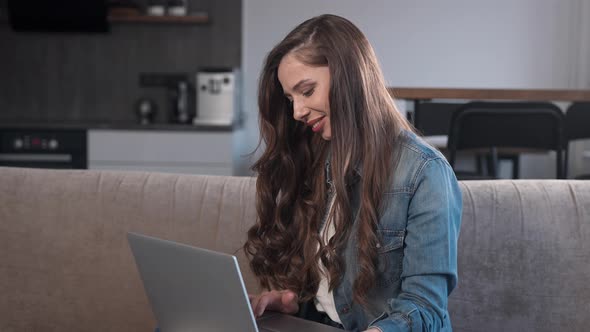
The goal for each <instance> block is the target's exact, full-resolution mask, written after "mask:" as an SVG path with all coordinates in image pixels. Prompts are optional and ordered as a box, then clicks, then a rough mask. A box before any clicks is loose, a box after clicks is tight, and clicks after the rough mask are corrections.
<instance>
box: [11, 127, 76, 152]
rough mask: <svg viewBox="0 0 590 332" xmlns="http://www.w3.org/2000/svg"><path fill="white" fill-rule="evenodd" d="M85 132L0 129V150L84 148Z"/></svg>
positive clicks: (55, 150) (38, 150)
mask: <svg viewBox="0 0 590 332" xmlns="http://www.w3.org/2000/svg"><path fill="white" fill-rule="evenodd" d="M85 137H86V132H85V131H84V132H81V131H77V130H24V129H18V130H16V129H11V130H0V141H1V148H0V149H1V152H3V153H18V152H42V153H57V152H71V151H80V150H85V149H86V139H85Z"/></svg>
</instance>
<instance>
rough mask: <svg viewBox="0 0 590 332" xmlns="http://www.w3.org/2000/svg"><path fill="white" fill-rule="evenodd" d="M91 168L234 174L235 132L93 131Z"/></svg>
mask: <svg viewBox="0 0 590 332" xmlns="http://www.w3.org/2000/svg"><path fill="white" fill-rule="evenodd" d="M88 168H89V169H102V170H142V171H157V172H169V173H190V174H207V175H232V132H231V131H227V132H225V131H224V132H219V131H211V132H195V131H164V130H159V131H154V130H111V129H109V130H105V129H90V130H89V131H88Z"/></svg>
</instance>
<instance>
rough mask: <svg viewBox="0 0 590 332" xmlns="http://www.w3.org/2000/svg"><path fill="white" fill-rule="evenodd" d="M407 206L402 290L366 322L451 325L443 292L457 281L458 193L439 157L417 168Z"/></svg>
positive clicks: (418, 327)
mask: <svg viewBox="0 0 590 332" xmlns="http://www.w3.org/2000/svg"><path fill="white" fill-rule="evenodd" d="M416 179H417V180H416V186H415V190H414V194H413V196H412V198H411V200H410V203H409V208H408V221H407V228H406V229H407V233H406V238H405V243H404V259H403V271H402V275H401V293H400V294H399V295H398V296H397V297H395V298H392V299H390V300H389V301H388V304H389V307H388V310H389V311H388V312H387V313H386V316H385V317H384V318H383V319H381V320H378V321H377V322H375V323H373V324H372V325H371V326H370V327H376V328H379V329H380V330H381V331H383V332H393V331H412V332H415V331H441V330H442V331H450V330H451V326H450V319H449V317H448V311H447V302H448V296H449V294H450V293H451V291H452V290H453V289H454V288H455V286H456V284H457V239H458V236H459V227H460V224H461V209H462V196H461V190H460V188H459V184H458V183H457V179H456V177H455V174H454V172H453V170H452V169H451V167H450V166H449V164H448V163H447V162H446V161H445V160H444V159H440V158H437V159H432V160H428V161H426V162H425V163H424V165H423V167H422V169H421V170H419V171H418V176H417V178H416Z"/></svg>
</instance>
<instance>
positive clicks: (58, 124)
mask: <svg viewBox="0 0 590 332" xmlns="http://www.w3.org/2000/svg"><path fill="white" fill-rule="evenodd" d="M0 128H4V129H112V130H149V131H151V130H154V131H155V130H164V131H168V130H170V131H198V132H206V131H214V132H231V131H233V130H234V129H236V126H234V125H219V124H198V125H192V124H173V123H154V124H149V125H141V124H138V123H127V122H113V123H107V122H67V121H52V122H26V121H7V120H0Z"/></svg>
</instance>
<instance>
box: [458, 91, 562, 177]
mask: <svg viewBox="0 0 590 332" xmlns="http://www.w3.org/2000/svg"><path fill="white" fill-rule="evenodd" d="M564 118H565V116H564V114H563V112H562V111H561V110H560V109H559V108H558V107H557V106H555V105H553V104H551V103H537V102H471V103H467V104H465V105H463V106H462V107H460V108H459V109H458V110H457V111H456V112H455V113H453V117H452V119H451V129H450V132H449V141H448V149H449V154H450V158H449V162H450V164H451V166H452V167H453V168H454V169H455V159H456V155H457V151H458V150H475V151H479V152H481V151H482V150H483V151H485V150H487V151H489V154H490V156H491V158H490V162H489V163H488V164H489V165H488V169H489V176H487V177H484V178H497V160H498V148H499V149H501V150H502V151H504V152H506V151H509V149H512V152H510V153H511V154H518V153H520V152H527V151H526V149H528V150H531V151H537V150H544V151H551V150H553V151H556V154H557V158H556V159H557V160H556V165H557V178H559V179H561V178H565V172H564V166H565V165H564V162H563V149H564V147H565V144H564V135H563V133H564V120H565V119H564ZM523 149H525V151H523ZM456 173H457V177H458V178H460V179H472V178H473V177H471V176H469V175H467V176H464V175H463V174H461V172H458V171H457V170H456ZM475 178H482V177H475Z"/></svg>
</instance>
